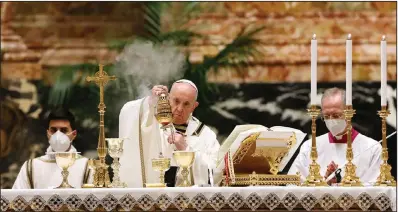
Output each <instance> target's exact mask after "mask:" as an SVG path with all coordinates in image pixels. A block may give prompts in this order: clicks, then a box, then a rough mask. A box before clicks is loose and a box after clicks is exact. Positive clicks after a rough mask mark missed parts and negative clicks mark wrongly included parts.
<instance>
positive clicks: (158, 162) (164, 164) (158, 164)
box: [145, 154, 170, 188]
mask: <svg viewBox="0 0 398 212" xmlns="http://www.w3.org/2000/svg"><path fill="white" fill-rule="evenodd" d="M152 168H153V170H155V171H158V172H160V176H159V180H160V183H146V184H145V186H146V187H147V188H149V187H166V183H164V173H165V172H166V171H167V170H169V168H170V158H165V157H163V155H162V154H160V155H159V158H154V159H152Z"/></svg>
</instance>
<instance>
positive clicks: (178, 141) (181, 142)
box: [167, 133, 188, 151]
mask: <svg viewBox="0 0 398 212" xmlns="http://www.w3.org/2000/svg"><path fill="white" fill-rule="evenodd" d="M173 138H174V140H173ZM167 141H168V142H169V144H174V145H175V146H176V150H179V151H184V150H186V149H187V147H188V144H187V142H186V140H185V136H184V135H182V134H180V133H173V134H170V135H169V137H168V138H167Z"/></svg>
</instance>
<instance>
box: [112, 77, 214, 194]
mask: <svg viewBox="0 0 398 212" xmlns="http://www.w3.org/2000/svg"><path fill="white" fill-rule="evenodd" d="M162 93H166V94H167V93H168V88H167V86H164V85H155V86H154V87H153V88H152V95H151V96H148V97H146V98H143V99H139V100H135V101H130V102H128V103H126V104H125V105H124V106H123V108H122V109H121V111H120V116H119V137H120V138H128V140H126V141H125V143H124V154H123V156H122V157H121V158H120V163H121V168H120V178H121V180H122V181H124V182H126V183H127V185H128V187H145V183H159V173H158V172H155V171H154V170H153V168H152V159H154V158H158V157H159V152H162V154H163V156H164V157H166V158H171V167H170V169H169V170H168V171H167V172H166V176H165V182H166V183H167V186H171V187H173V186H175V185H176V184H177V185H178V183H179V182H181V175H180V174H177V172H178V170H177V167H176V163H175V161H174V159H173V157H172V154H173V151H195V161H194V164H193V166H192V169H191V170H192V172H191V176H192V179H191V180H193V182H192V183H193V184H195V185H204V184H208V182H209V174H208V173H209V170H212V167H214V166H215V161H216V159H217V153H218V149H219V148H220V144H219V143H218V141H217V138H216V134H215V133H214V132H213V131H212V130H211V129H210V128H209V127H207V126H206V125H204V124H203V123H201V122H200V121H199V120H198V119H196V118H195V117H193V116H192V113H193V111H194V110H195V108H196V107H198V105H199V103H198V102H197V101H196V100H197V96H198V89H197V87H196V85H195V84H194V83H193V82H191V81H189V80H185V79H182V80H178V81H176V82H174V83H173V85H172V87H171V89H170V93H169V102H170V106H171V110H172V116H173V125H174V127H175V130H176V131H175V132H174V133H173V134H172V132H170V131H169V130H167V131H163V130H161V126H162V125H161V124H159V123H158V122H157V120H156V117H155V107H156V104H157V100H158V96H159V95H160V94H162ZM216 171H217V170H216ZM210 173H211V171H210ZM210 176H212V175H210ZM217 176H218V175H217Z"/></svg>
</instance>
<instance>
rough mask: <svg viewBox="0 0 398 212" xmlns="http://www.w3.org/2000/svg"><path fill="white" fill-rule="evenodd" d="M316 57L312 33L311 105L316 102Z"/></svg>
mask: <svg viewBox="0 0 398 212" xmlns="http://www.w3.org/2000/svg"><path fill="white" fill-rule="evenodd" d="M317 58H318V57H317V41H316V34H314V35H313V36H312V40H311V105H315V104H316V94H317V91H316V81H317V75H316V72H317V67H316V66H317Z"/></svg>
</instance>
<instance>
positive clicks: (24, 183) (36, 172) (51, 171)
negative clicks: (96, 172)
mask: <svg viewBox="0 0 398 212" xmlns="http://www.w3.org/2000/svg"><path fill="white" fill-rule="evenodd" d="M47 152H52V149H51V147H48V149H47ZM69 152H76V149H75V148H74V147H73V146H71V148H70V150H69ZM87 162H88V159H87V158H85V157H83V156H81V155H79V154H78V155H77V158H76V161H75V163H74V164H73V165H72V166H71V167H69V169H68V171H69V176H68V182H69V184H70V185H71V186H72V187H74V188H81V186H82V184H84V183H89V182H90V181H92V179H90V176H92V175H91V174H90V169H89V168H88V164H87ZM61 171H62V170H61V168H59V167H58V165H57V163H56V161H55V155H54V154H47V155H43V156H41V157H38V158H34V159H30V160H28V161H25V163H24V164H23V165H22V168H21V170H20V172H19V174H18V176H17V179H16V180H15V183H14V185H13V187H12V189H48V188H55V187H58V186H59V185H60V184H61V183H62V180H63V177H62V174H61Z"/></svg>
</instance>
